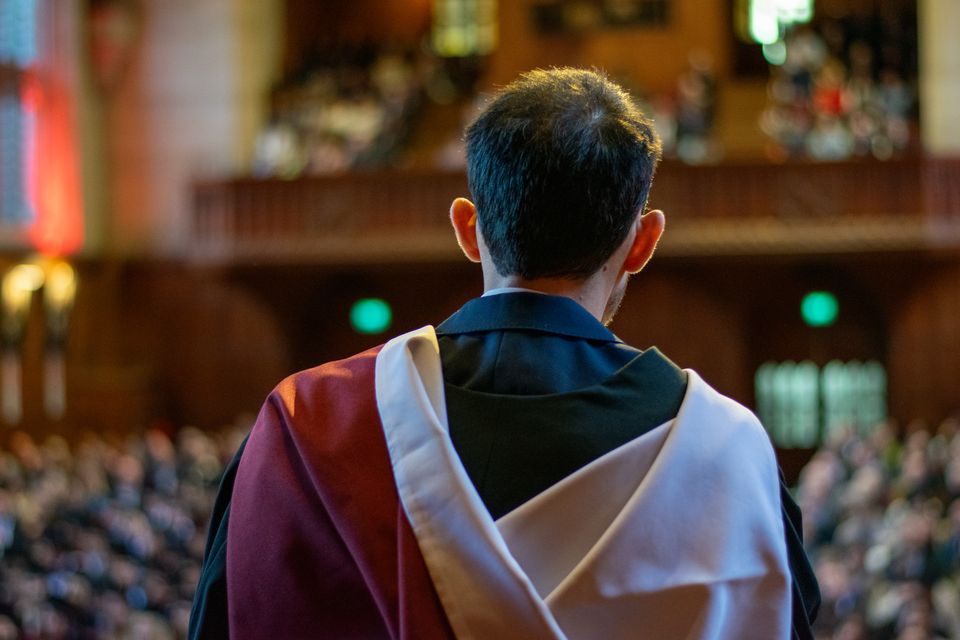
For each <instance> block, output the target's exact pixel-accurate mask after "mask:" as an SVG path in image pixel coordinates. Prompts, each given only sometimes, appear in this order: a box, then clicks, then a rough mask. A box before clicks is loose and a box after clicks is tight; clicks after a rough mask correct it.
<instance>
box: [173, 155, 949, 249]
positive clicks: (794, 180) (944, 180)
mask: <svg viewBox="0 0 960 640" xmlns="http://www.w3.org/2000/svg"><path fill="white" fill-rule="evenodd" d="M461 195H467V186H466V179H465V177H464V175H463V174H462V173H449V172H424V171H416V172H411V171H404V172H379V173H361V174H357V173H355V174H346V175H340V176H330V177H308V178H301V179H297V180H275V179H271V180H258V179H252V178H237V179H231V180H224V181H208V182H202V183H198V184H197V185H196V186H195V190H194V207H195V209H194V212H193V214H194V217H193V225H192V235H191V249H190V251H191V255H192V257H193V258H194V259H195V260H197V261H200V262H207V263H221V264H242V263H250V262H257V263H304V262H307V263H318V264H323V263H327V264H332V263H342V264H351V263H358V262H397V261H444V260H453V259H459V257H458V256H459V253H458V250H457V247H456V244H455V242H454V241H453V237H452V232H451V231H450V229H449V225H448V222H447V211H448V208H449V206H450V202H451V200H452V199H453V198H455V197H457V196H461ZM650 205H651V206H652V207H657V208H660V209H663V210H664V211H665V212H666V213H667V220H668V224H667V226H668V232H667V234H666V235H665V236H664V240H663V242H662V245H661V248H660V252H661V255H673V256H709V255H765V254H817V253H844V252H863V251H866V252H883V251H939V250H955V249H960V158H951V159H935V160H934V159H909V160H896V161H889V162H874V161H863V162H837V163H791V164H780V165H776V164H764V163H756V164H746V163H738V164H723V165H715V166H702V167H690V166H685V165H679V164H672V163H664V164H663V165H662V166H661V167H660V169H659V171H658V175H657V177H656V180H655V181H654V187H653V192H652V194H651V199H650Z"/></svg>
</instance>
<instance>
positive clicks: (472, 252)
mask: <svg viewBox="0 0 960 640" xmlns="http://www.w3.org/2000/svg"><path fill="white" fill-rule="evenodd" d="M450 223H451V224H452V225H453V232H454V233H455V234H456V235H457V244H459V245H460V250H461V251H463V255H465V256H467V260H469V261H470V262H480V248H479V244H478V242H477V208H476V207H475V206H474V204H473V203H472V202H470V201H469V200H467V199H466V198H457V199H456V200H454V201H453V204H451V205H450Z"/></svg>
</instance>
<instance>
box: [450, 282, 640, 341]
mask: <svg viewBox="0 0 960 640" xmlns="http://www.w3.org/2000/svg"><path fill="white" fill-rule="evenodd" d="M505 330H522V331H540V332H543V333H552V334H557V335H563V336H568V337H571V338H581V339H584V340H595V341H599V342H621V340H620V339H619V338H618V337H617V336H615V335H614V334H613V332H612V331H610V330H609V329H607V328H606V327H605V326H603V325H602V324H601V323H600V322H599V321H598V320H597V319H596V318H594V317H593V315H591V314H590V312H589V311H587V310H586V309H584V308H583V307H581V306H580V305H579V304H577V303H576V302H575V301H574V300H571V299H570V298H565V297H563V296H551V295H547V294H543V293H537V292H533V291H505V292H503V293H498V294H496V295H490V296H484V297H481V298H474V299H473V300H470V301H469V302H467V303H466V304H465V305H463V307H461V308H460V310H459V311H457V312H456V313H454V314H453V315H452V316H450V317H449V318H447V319H446V320H445V321H444V322H443V323H441V324H440V326H438V327H437V335H455V334H460V333H474V332H482V331H505Z"/></svg>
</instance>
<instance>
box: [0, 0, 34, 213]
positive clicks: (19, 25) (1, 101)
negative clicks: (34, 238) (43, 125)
mask: <svg viewBox="0 0 960 640" xmlns="http://www.w3.org/2000/svg"><path fill="white" fill-rule="evenodd" d="M36 21H37V0H0V226H20V225H23V224H24V223H26V222H29V221H30V220H31V219H32V218H33V213H34V212H33V210H32V208H31V206H30V198H29V192H28V187H29V175H28V169H27V167H28V166H29V158H28V155H29V154H30V153H31V144H32V139H33V137H32V132H33V127H34V126H35V124H34V114H33V110H32V109H31V108H30V104H29V96H28V95H27V92H26V91H25V87H26V78H27V74H28V73H29V71H30V70H31V68H32V67H33V66H34V64H35V63H36V59H37V24H36Z"/></svg>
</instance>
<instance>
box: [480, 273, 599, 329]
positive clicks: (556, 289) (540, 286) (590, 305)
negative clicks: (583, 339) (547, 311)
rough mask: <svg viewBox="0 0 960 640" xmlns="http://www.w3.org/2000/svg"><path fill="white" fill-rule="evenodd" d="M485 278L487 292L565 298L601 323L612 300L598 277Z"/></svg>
mask: <svg viewBox="0 0 960 640" xmlns="http://www.w3.org/2000/svg"><path fill="white" fill-rule="evenodd" d="M484 276H485V277H484V287H483V289H484V291H485V292H486V291H493V290H494V289H505V288H517V289H527V290H529V291H536V292H538V293H545V294H547V295H552V296H563V297H565V298H570V299H571V300H573V301H574V302H576V303H578V304H579V305H580V306H581V307H583V308H584V309H586V310H587V311H589V312H590V314H591V315H593V317H595V318H596V319H597V320H601V321H602V320H603V316H604V311H605V310H606V308H607V301H608V300H609V298H610V292H609V291H608V290H607V287H606V286H604V284H605V283H603V282H602V281H600V280H599V279H598V278H596V277H590V278H587V279H586V280H571V279H568V278H537V279H534V280H527V279H525V278H521V277H519V276H501V275H499V274H495V275H493V276H492V277H486V274H484Z"/></svg>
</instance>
